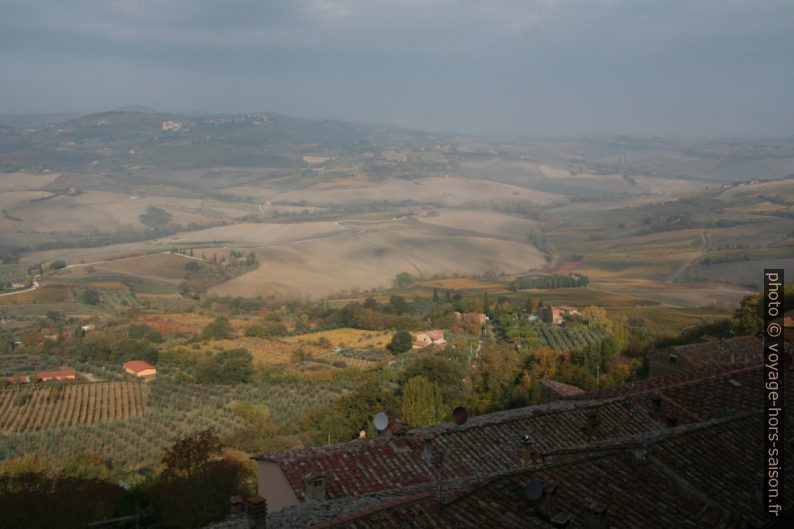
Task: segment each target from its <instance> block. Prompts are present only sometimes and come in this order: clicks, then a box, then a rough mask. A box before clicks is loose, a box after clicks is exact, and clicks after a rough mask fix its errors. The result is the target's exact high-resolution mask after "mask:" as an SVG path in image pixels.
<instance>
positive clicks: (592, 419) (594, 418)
mask: <svg viewBox="0 0 794 529" xmlns="http://www.w3.org/2000/svg"><path fill="white" fill-rule="evenodd" d="M600 425H601V417H599V416H598V412H597V411H595V410H593V411H590V412H588V413H587V427H588V428H590V429H591V430H595V429H596V428H598V427H599V426H600Z"/></svg>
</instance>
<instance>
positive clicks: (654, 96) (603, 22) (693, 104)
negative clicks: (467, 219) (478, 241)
mask: <svg viewBox="0 0 794 529" xmlns="http://www.w3.org/2000/svg"><path fill="white" fill-rule="evenodd" d="M792 27H794V5H792V3H791V2H788V1H783V0H760V1H759V0H754V1H741V0H702V1H697V2H693V1H691V0H689V1H686V0H562V1H555V0H536V1H526V0H401V1H398V0H292V1H288V0H267V1H264V0H263V1H256V0H229V1H210V0H141V1H135V2H133V1H129V0H126V1H121V0H111V1H108V0H73V1H68V2H67V1H56V0H45V1H37V0H21V1H20V0H2V1H0V61H2V63H3V65H4V68H3V69H2V70H0V82H1V83H2V84H3V85H4V86H5V87H6V90H5V94H4V95H3V97H2V98H0V112H16V111H30V110H33V109H41V110H47V111H54V110H63V111H68V110H79V111H88V110H102V109H103V108H99V106H100V105H113V104H116V105H118V104H127V103H141V104H148V105H150V106H156V107H160V108H163V109H177V110H190V109H191V107H192V108H199V107H200V108H205V109H210V110H218V111H220V110H236V111H237V110H239V111H242V110H275V111H285V112H286V111H289V112H292V113H296V114H299V115H315V116H316V115H325V116H330V117H342V118H348V119H357V120H363V121H396V122H398V124H401V125H406V126H416V127H424V128H430V129H441V130H445V129H447V130H448V129H464V130H465V131H468V132H487V133H501V132H504V133H516V134H531V135H543V134H559V133H565V134H570V135H576V134H587V133H591V132H608V133H612V132H626V133H663V134H770V135H774V134H792V133H794V129H793V127H794V125H792V123H794V119H792V118H794V110H792V108H794V105H792V102H793V101H792V96H791V95H790V94H792V93H794V64H792V62H794V60H792V57H794V37H793V36H792V35H791V33H792V32H791V31H790V29H791V28H792ZM100 72H105V73H106V75H105V76H103V77H102V80H101V82H98V81H97V76H98V75H99V73H100ZM47 80H50V82H49V83H48V82H46V81H47ZM748 80H749V81H748ZM33 83H36V88H35V89H33V90H31V89H30V86H31V85H32V84H33ZM164 85H169V86H184V87H187V91H186V92H183V93H181V94H180V95H179V96H178V97H177V96H175V95H169V93H168V92H163V89H162V88H163V86H164ZM100 86H101V93H99V91H100V88H99V87H100ZM133 87H134V89H133ZM231 96H233V99H232V98H231ZM56 105H57V108H56ZM188 105H190V106H188ZM186 107H187V108H186ZM243 107H245V108H243ZM693 116H696V117H697V119H696V120H693V119H692V118H693Z"/></svg>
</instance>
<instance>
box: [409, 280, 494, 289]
mask: <svg viewBox="0 0 794 529" xmlns="http://www.w3.org/2000/svg"><path fill="white" fill-rule="evenodd" d="M422 284H423V285H425V286H428V287H434V288H448V289H451V290H502V289H504V288H505V284H504V283H498V282H496V281H487V280H484V279H470V278H466V277H451V278H447V279H433V280H430V281H425V282H423V283H422Z"/></svg>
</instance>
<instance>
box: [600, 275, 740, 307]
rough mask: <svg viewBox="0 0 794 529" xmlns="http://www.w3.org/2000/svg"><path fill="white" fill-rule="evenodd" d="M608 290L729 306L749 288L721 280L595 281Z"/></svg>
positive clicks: (664, 300) (682, 302) (652, 298)
mask: <svg viewBox="0 0 794 529" xmlns="http://www.w3.org/2000/svg"><path fill="white" fill-rule="evenodd" d="M596 288H599V289H601V290H604V291H610V292H615V293H620V294H625V295H630V296H636V297H638V298H642V299H646V300H649V301H653V302H655V303H662V304H666V305H672V306H676V307H687V308H698V307H712V308H721V309H733V308H734V307H735V306H737V304H738V303H739V301H741V299H742V298H743V297H745V296H748V295H750V294H752V293H753V291H751V290H749V289H747V288H743V287H739V286H736V285H729V284H725V283H692V284H681V283H673V284H670V283H666V282H661V281H633V282H627V283H620V282H616V283H599V284H597V285H596Z"/></svg>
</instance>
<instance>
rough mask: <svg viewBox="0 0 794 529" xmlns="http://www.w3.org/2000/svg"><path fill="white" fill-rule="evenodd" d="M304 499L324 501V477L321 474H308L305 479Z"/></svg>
mask: <svg viewBox="0 0 794 529" xmlns="http://www.w3.org/2000/svg"><path fill="white" fill-rule="evenodd" d="M306 499H307V500H316V501H323V500H325V476H323V475H322V474H310V475H309V476H307V477H306Z"/></svg>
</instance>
